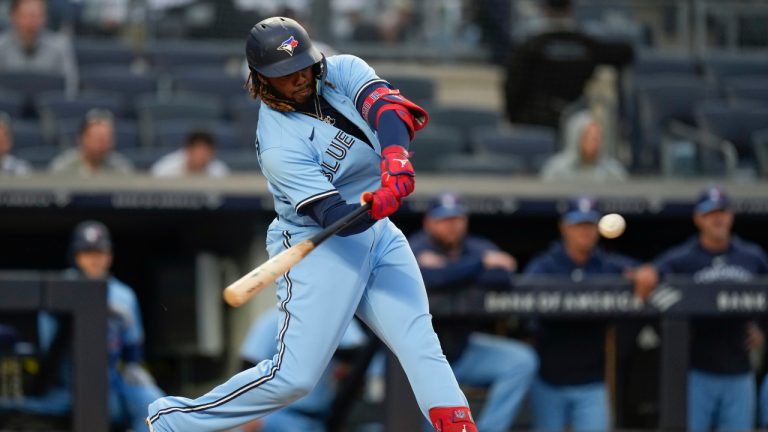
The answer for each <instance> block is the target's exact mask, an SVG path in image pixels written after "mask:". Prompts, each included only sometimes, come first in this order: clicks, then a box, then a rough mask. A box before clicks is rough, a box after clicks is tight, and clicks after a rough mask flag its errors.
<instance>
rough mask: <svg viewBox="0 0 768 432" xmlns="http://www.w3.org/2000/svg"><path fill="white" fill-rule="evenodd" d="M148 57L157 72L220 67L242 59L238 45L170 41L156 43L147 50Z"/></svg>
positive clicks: (240, 47)
mask: <svg viewBox="0 0 768 432" xmlns="http://www.w3.org/2000/svg"><path fill="white" fill-rule="evenodd" d="M147 54H148V57H149V60H150V63H151V64H152V66H153V67H154V68H155V69H156V70H157V71H159V72H163V71H168V70H169V69H171V68H175V67H177V66H180V65H203V64H205V65H211V66H221V67H224V65H226V64H227V62H228V61H230V60H233V59H240V58H241V57H242V46H241V45H240V44H239V43H227V44H222V43H213V42H199V41H197V42H189V41H184V40H172V41H165V42H160V43H157V44H156V45H154V46H152V47H151V48H149V50H148V52H147Z"/></svg>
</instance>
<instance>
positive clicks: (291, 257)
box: [224, 202, 371, 307]
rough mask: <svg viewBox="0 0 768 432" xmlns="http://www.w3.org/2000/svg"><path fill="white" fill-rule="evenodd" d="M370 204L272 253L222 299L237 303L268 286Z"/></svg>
mask: <svg viewBox="0 0 768 432" xmlns="http://www.w3.org/2000/svg"><path fill="white" fill-rule="evenodd" d="M370 209H371V203H370V202H368V203H365V204H363V205H361V206H360V208H358V209H356V210H355V211H353V212H352V213H350V214H348V215H346V216H344V217H343V218H341V219H339V220H337V221H336V222H335V223H333V224H332V225H330V226H328V227H327V228H325V229H324V230H322V231H320V232H319V233H317V234H315V235H314V236H312V237H311V238H309V239H307V240H304V241H302V242H301V243H299V244H297V245H294V246H291V247H290V248H288V249H286V250H284V251H282V252H280V253H279V254H277V255H275V256H273V257H272V258H270V259H269V260H268V261H266V262H265V263H264V264H262V265H260V266H258V267H256V268H255V269H253V270H251V271H250V272H249V273H248V274H246V275H245V276H243V277H241V278H240V279H238V280H236V281H235V282H233V283H232V284H230V285H229V286H228V287H226V288H225V289H224V300H226V302H227V303H228V304H229V305H230V306H233V307H238V306H241V305H242V304H243V303H245V302H247V301H248V300H250V299H251V297H253V296H255V295H256V294H258V293H259V291H261V290H262V289H264V288H266V287H267V286H269V285H270V284H271V283H272V282H274V281H275V280H276V279H277V278H278V277H280V275H282V274H284V273H286V272H287V271H288V270H290V269H291V267H293V266H294V265H296V264H297V263H298V262H299V261H301V260H302V258H304V257H305V256H307V254H308V253H310V252H312V251H313V250H314V249H315V248H316V247H317V246H319V245H320V243H322V242H324V241H325V240H326V239H327V238H328V237H331V236H332V235H335V234H336V233H338V232H339V231H341V230H343V229H344V228H346V227H347V226H348V225H349V224H351V223H352V222H354V221H356V220H357V219H358V218H360V217H361V216H363V215H364V214H366V213H368V211H369V210H370Z"/></svg>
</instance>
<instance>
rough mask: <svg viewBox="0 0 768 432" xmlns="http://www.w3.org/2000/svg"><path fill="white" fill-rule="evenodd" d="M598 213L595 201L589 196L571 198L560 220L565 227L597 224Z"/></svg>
mask: <svg viewBox="0 0 768 432" xmlns="http://www.w3.org/2000/svg"><path fill="white" fill-rule="evenodd" d="M600 216H601V214H600V211H599V210H598V209H597V200H595V198H593V197H591V196H586V195H583V196H579V197H576V198H571V199H569V200H568V203H567V204H566V206H565V211H563V212H562V220H563V222H564V223H565V224H566V225H573V224H579V223H585V222H589V223H595V224H596V223H597V221H599V220H600Z"/></svg>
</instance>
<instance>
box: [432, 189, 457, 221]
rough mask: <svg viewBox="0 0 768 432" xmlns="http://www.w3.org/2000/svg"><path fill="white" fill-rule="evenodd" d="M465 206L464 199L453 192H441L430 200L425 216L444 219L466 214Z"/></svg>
mask: <svg viewBox="0 0 768 432" xmlns="http://www.w3.org/2000/svg"><path fill="white" fill-rule="evenodd" d="M466 214H467V207H466V206H465V205H464V200H462V199H461V197H460V196H458V195H457V194H455V193H452V192H443V193H441V194H440V195H438V196H436V197H435V199H433V200H432V204H431V205H430V207H429V211H428V212H427V216H429V217H431V218H432V219H445V218H449V217H456V216H466Z"/></svg>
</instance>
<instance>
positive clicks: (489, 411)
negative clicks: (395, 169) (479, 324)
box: [408, 192, 538, 432]
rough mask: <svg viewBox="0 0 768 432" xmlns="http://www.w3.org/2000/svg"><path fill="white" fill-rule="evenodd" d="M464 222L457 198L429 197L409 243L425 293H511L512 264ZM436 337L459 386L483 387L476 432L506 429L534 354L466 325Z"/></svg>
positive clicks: (530, 372) (451, 195) (533, 368)
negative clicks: (470, 290)
mask: <svg viewBox="0 0 768 432" xmlns="http://www.w3.org/2000/svg"><path fill="white" fill-rule="evenodd" d="M468 223H469V217H468V215H467V207H466V206H465V205H464V202H463V200H462V198H461V197H460V196H458V195H456V194H454V193H450V192H445V193H442V194H440V195H438V196H437V197H435V198H434V200H433V202H432V204H431V206H430V210H429V211H428V212H427V214H426V215H425V216H424V224H423V227H424V229H423V230H422V231H420V232H418V233H416V234H414V235H413V236H411V237H410V238H409V239H408V241H409V243H410V245H411V249H412V250H413V254H414V255H415V256H416V261H417V262H418V264H419V269H420V270H421V274H422V276H423V277H424V284H425V285H426V287H427V290H428V292H452V291H453V292H455V291H456V290H461V289H466V288H471V287H472V288H478V289H492V288H495V289H510V287H511V277H510V276H511V275H512V274H513V273H514V271H515V269H516V268H517V262H516V261H515V259H514V258H513V257H512V256H511V255H510V254H508V253H506V252H504V251H502V250H500V249H499V248H498V247H497V246H496V245H495V244H493V243H492V242H491V241H489V240H487V239H485V238H482V237H478V236H474V235H471V234H468V232H467V230H468ZM438 336H439V338H440V342H441V345H442V347H443V351H444V353H445V355H446V356H447V357H448V361H449V362H450V363H451V367H452V368H453V372H454V374H455V375H456V379H457V380H458V381H459V383H460V384H466V385H471V386H483V387H488V396H487V399H486V401H485V404H484V406H483V410H482V412H481V413H480V416H479V417H478V420H477V428H478V430H480V431H483V432H506V431H507V430H509V428H510V427H511V426H512V423H513V422H514V419H515V416H516V413H517V411H518V408H519V406H520V403H521V402H522V400H523V398H524V396H525V394H526V393H527V392H528V388H529V386H530V383H531V381H532V379H533V376H534V375H535V373H536V368H537V365H538V361H537V359H536V354H535V353H534V351H533V350H532V349H531V348H530V347H529V346H528V345H526V344H524V343H522V342H518V341H515V340H513V339H510V338H507V337H502V336H497V335H492V334H488V333H483V332H479V331H471V330H470V329H468V328H467V323H466V322H461V323H460V324H459V325H458V326H455V327H450V328H446V327H442V328H440V329H439V330H438Z"/></svg>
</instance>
